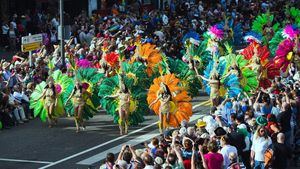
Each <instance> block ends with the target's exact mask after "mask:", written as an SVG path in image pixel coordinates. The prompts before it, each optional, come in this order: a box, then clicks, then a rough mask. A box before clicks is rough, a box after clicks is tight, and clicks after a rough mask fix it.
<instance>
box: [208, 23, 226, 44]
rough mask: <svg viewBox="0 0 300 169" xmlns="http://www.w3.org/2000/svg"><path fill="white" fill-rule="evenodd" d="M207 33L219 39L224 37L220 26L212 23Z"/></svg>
mask: <svg viewBox="0 0 300 169" xmlns="http://www.w3.org/2000/svg"><path fill="white" fill-rule="evenodd" d="M208 34H209V35H210V36H211V37H212V38H215V39H217V40H219V41H220V40H222V39H223V37H224V30H223V29H222V28H221V27H220V26H218V25H214V26H212V27H210V28H209V29H208Z"/></svg>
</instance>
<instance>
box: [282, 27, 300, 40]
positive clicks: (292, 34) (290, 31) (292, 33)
mask: <svg viewBox="0 0 300 169" xmlns="http://www.w3.org/2000/svg"><path fill="white" fill-rule="evenodd" d="M299 34H300V30H299V29H297V28H296V27H295V26H293V25H287V26H286V27H285V28H284V29H283V31H282V36H283V37H284V38H289V39H295V38H296V37H297V36H298V35H299Z"/></svg>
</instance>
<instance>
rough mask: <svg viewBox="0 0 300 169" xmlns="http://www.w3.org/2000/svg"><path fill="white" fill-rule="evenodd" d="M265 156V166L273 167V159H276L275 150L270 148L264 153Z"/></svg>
mask: <svg viewBox="0 0 300 169" xmlns="http://www.w3.org/2000/svg"><path fill="white" fill-rule="evenodd" d="M264 157H265V168H271V164H272V161H273V159H274V151H273V149H272V148H268V149H267V150H266V151H265V154H264Z"/></svg>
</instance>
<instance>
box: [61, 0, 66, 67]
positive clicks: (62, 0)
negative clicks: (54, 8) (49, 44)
mask: <svg viewBox="0 0 300 169" xmlns="http://www.w3.org/2000/svg"><path fill="white" fill-rule="evenodd" d="M59 13H60V32H61V39H60V54H61V59H62V66H63V67H65V66H66V60H65V31H64V0H59Z"/></svg>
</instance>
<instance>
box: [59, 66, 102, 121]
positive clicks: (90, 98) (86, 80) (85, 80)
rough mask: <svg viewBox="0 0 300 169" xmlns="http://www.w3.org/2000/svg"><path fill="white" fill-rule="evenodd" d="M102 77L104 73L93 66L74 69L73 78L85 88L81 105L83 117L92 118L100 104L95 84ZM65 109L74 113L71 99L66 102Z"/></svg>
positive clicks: (71, 113)
mask: <svg viewBox="0 0 300 169" xmlns="http://www.w3.org/2000/svg"><path fill="white" fill-rule="evenodd" d="M103 77H104V75H103V74H101V73H98V72H97V69H95V68H80V69H78V70H77V71H76V74H75V79H76V80H78V81H79V82H80V83H81V84H82V87H83V88H85V90H86V92H87V93H84V95H83V99H84V100H85V104H84V107H83V114H82V117H83V118H84V119H89V118H92V117H93V115H94V114H95V113H96V112H97V108H98V107H99V106H100V101H99V97H98V86H97V85H98V83H99V82H100V81H101V79H102V78H103ZM72 87H73V88H72V91H73V90H74V87H75V86H74V85H73V86H72ZM66 99H68V98H66ZM66 99H65V100H64V103H65V102H66V101H67V100H66ZM71 100H72V99H71ZM66 110H67V111H68V112H69V113H70V115H74V112H75V111H74V105H73V103H72V102H71V101H69V102H67V103H66Z"/></svg>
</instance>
